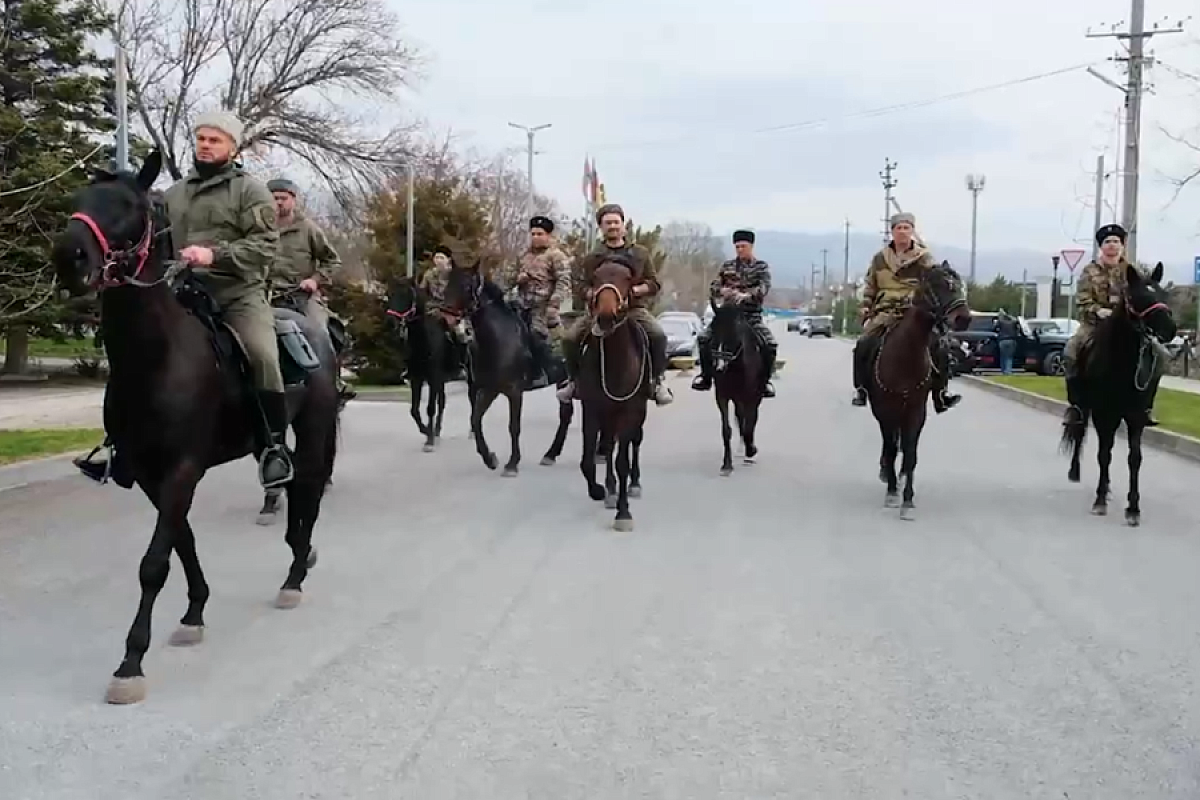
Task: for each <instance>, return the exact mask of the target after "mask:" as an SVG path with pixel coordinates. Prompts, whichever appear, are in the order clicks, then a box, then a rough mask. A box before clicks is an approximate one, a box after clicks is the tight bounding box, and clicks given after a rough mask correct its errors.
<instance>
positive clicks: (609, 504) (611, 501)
mask: <svg viewBox="0 0 1200 800" xmlns="http://www.w3.org/2000/svg"><path fill="white" fill-rule="evenodd" d="M604 507H605V508H607V509H614V508H616V507H617V496H616V495H615V494H610V495H607V496H605V498H604Z"/></svg>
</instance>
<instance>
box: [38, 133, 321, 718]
mask: <svg viewBox="0 0 1200 800" xmlns="http://www.w3.org/2000/svg"><path fill="white" fill-rule="evenodd" d="M161 165H162V159H161V157H160V155H159V154H158V153H157V152H155V153H153V154H151V155H150V157H149V158H148V159H147V160H146V163H145V165H144V166H143V167H142V169H141V171H140V172H139V173H138V174H137V175H136V176H135V175H133V174H132V173H128V172H121V173H117V174H108V173H102V174H100V175H98V176H97V178H96V179H95V180H94V181H93V182H92V183H91V184H90V185H89V186H86V187H84V188H83V189H81V190H80V191H79V193H78V194H77V195H76V198H75V202H74V205H75V213H74V214H73V215H72V217H71V219H70V221H69V222H68V223H67V226H66V230H65V231H64V232H63V234H62V236H61V237H60V238H59V240H58V241H57V242H56V245H55V252H54V257H55V266H56V268H57V272H58V276H59V280H60V281H61V282H62V283H63V285H64V286H66V287H67V288H68V289H69V290H70V291H72V292H74V293H76V294H82V293H84V292H86V291H88V290H89V289H91V290H96V291H98V292H99V293H100V315H101V324H102V326H103V330H104V350H105V353H106V355H107V356H108V362H109V365H110V367H111V373H110V377H109V380H108V387H107V392H106V394H105V399H104V425H105V429H106V430H107V431H108V433H109V435H110V436H111V437H112V441H113V443H114V447H115V450H114V452H113V457H112V458H111V459H110V460H109V465H110V466H109V469H111V471H112V477H113V480H114V481H115V482H116V483H117V484H118V485H120V486H123V487H124V488H132V487H133V485H134V484H135V483H136V484H137V485H138V486H139V487H141V489H142V491H143V492H144V493H145V494H146V497H148V498H149V499H150V502H151V503H153V504H154V507H155V509H157V511H158V516H157V519H156V521H155V525H154V534H153V536H152V537H151V539H150V545H149V548H148V549H147V550H146V554H145V555H144V556H143V557H142V561H141V565H140V567H139V569H138V580H139V582H140V584H141V599H140V601H139V603H138V609H137V614H136V616H135V617H134V620H133V625H132V626H131V627H130V629H129V635H128V637H127V638H126V639H125V656H124V658H123V659H122V660H121V664H120V666H119V667H118V668H117V671H116V672H115V673H114V674H113V679H112V682H111V683H110V684H109V688H108V694H107V699H108V701H109V702H110V703H136V702H139V701H141V700H142V699H143V698H144V697H145V693H146V686H145V673H144V672H143V671H142V660H143V658H144V657H145V655H146V651H147V650H148V649H149V647H150V628H151V618H152V615H153V611H154V603H155V601H156V600H157V598H158V595H159V593H160V592H161V591H162V588H163V586H164V585H165V584H166V582H167V573H168V572H169V570H170V565H171V553H172V552H174V553H175V554H176V555H178V556H179V560H180V562H181V564H182V565H183V574H184V576H185V577H186V578H187V597H188V606H187V611H186V612H185V613H184V615H183V618H182V619H181V620H180V627H179V628H178V629H177V630H176V631H175V633H174V634H173V635H172V636H171V638H170V643H171V644H175V645H191V644H197V643H199V642H200V641H201V639H202V638H203V633H204V607H205V605H206V603H207V602H208V598H209V588H208V583H207V582H206V581H205V579H204V573H203V571H202V570H201V568H200V559H199V557H198V556H197V554H196V539H195V535H194V534H193V532H192V528H191V525H190V524H189V522H188V514H189V512H190V511H191V507H192V502H193V499H194V498H195V493H196V487H197V486H198V485H199V483H200V481H201V479H202V478H203V477H204V474H205V473H206V472H207V471H208V470H209V469H210V468H212V467H215V466H217V465H219V464H224V463H227V462H230V461H236V460H238V459H241V458H244V457H245V456H247V455H250V454H251V453H252V452H255V450H256V449H261V447H262V446H264V445H263V444H262V440H263V439H265V435H264V434H263V433H262V428H263V426H262V425H261V424H259V423H258V422H256V418H258V417H260V416H261V409H260V408H258V407H257V406H255V405H254V404H253V403H252V402H250V401H249V400H248V397H247V394H248V392H247V381H248V378H246V377H244V375H243V374H242V370H241V365H242V363H243V362H242V360H241V359H240V358H238V356H237V353H238V352H239V351H238V350H237V346H236V345H235V344H234V340H233V338H232V336H231V335H230V334H228V332H227V331H226V329H225V328H224V326H223V323H222V322H221V321H220V315H219V314H214V313H212V312H211V306H210V305H206V304H204V303H202V300H205V299H207V301H208V303H211V297H209V296H207V295H206V294H204V292H203V287H202V286H200V285H197V284H195V283H194V282H193V281H192V279H190V278H189V277H187V276H186V271H185V270H181V269H180V265H178V264H172V265H168V259H169V258H170V257H171V254H172V246H171V239H170V231H169V226H168V223H167V216H166V211H165V209H163V208H161V207H158V206H157V205H155V204H152V203H151V200H150V198H149V196H148V194H147V192H148V190H149V188H150V187H151V186H152V185H153V184H154V181H155V179H156V178H157V177H158V173H159V169H160V168H161ZM181 277H182V285H181V286H180V287H178V288H177V287H176V286H175V283H176V279H177V278H181ZM275 319H276V322H277V325H278V326H279V327H280V328H282V329H287V333H286V334H285V335H294V332H295V331H296V330H299V331H300V332H301V333H302V334H303V336H304V338H305V339H307V341H308V342H309V344H310V345H311V348H312V350H313V351H315V353H316V356H317V358H316V361H317V364H316V366H315V367H312V366H311V365H303V364H302V365H299V366H300V367H301V370H300V372H302V373H305V374H304V376H303V377H299V373H296V372H291V373H290V374H291V375H292V379H289V369H285V370H284V378H285V382H287V383H288V411H289V416H290V417H291V425H292V430H293V432H294V433H295V435H296V446H295V453H294V458H293V464H294V468H295V473H294V477H293V479H292V481H291V482H290V483H288V484H287V493H288V502H287V510H288V522H287V534H286V536H285V539H286V541H287V543H288V545H289V547H290V548H291V551H292V560H291V566H290V568H289V570H288V574H287V578H286V579H285V580H284V582H283V586H282V587H281V588H280V590H279V594H278V595H277V597H276V601H275V602H276V606H277V607H279V608H294V607H295V606H296V605H297V604H299V602H300V598H301V586H302V584H303V582H304V579H305V577H307V575H308V571H309V569H310V568H311V567H312V566H313V565H314V564H315V563H316V559H317V551H316V550H315V549H314V548H313V547H312V534H313V526H314V525H315V524H316V522H317V517H318V515H319V513H320V510H321V498H322V495H323V493H324V490H325V484H326V482H327V481H328V480H329V477H330V475H331V474H332V473H333V463H334V456H335V454H336V451H337V435H338V391H337V377H336V375H335V365H336V359H335V357H334V353H333V346H332V344H331V343H330V341H329V337H328V335H327V333H326V332H325V331H323V330H321V329H320V328H319V327H318V326H316V325H315V324H314V323H313V322H312V321H311V320H310V319H308V318H307V317H305V316H304V315H302V314H296V313H295V312H292V311H285V310H276V311H275ZM281 342H282V340H281ZM284 355H285V353H284V352H283V351H282V348H281V358H282V357H283V356H284ZM285 363H290V362H285ZM309 369H313V370H315V371H307V370H309ZM256 431H258V434H257V437H256ZM256 438H258V439H259V443H258V444H257V445H256V443H255V439H256Z"/></svg>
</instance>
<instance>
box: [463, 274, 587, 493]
mask: <svg viewBox="0 0 1200 800" xmlns="http://www.w3.org/2000/svg"><path fill="white" fill-rule="evenodd" d="M445 304H446V314H447V315H448V316H449V317H450V318H451V319H452V320H454V321H456V322H457V321H461V320H464V319H465V320H469V321H470V323H471V331H472V337H471V343H470V345H469V346H468V348H467V352H468V357H467V374H468V375H469V376H470V377H469V378H468V381H469V382H470V384H471V385H472V387H473V389H472V391H471V433H472V435H473V436H474V438H475V449H476V451H478V453H479V457H480V458H481V459H483V463H484V465H485V466H486V467H487V468H488V469H491V470H494V469H496V468H497V467H498V466H499V460H498V459H497V458H496V454H495V453H493V452H492V450H491V448H489V447H488V443H487V439H486V437H485V436H484V434H483V418H484V417H485V416H486V415H487V412H488V409H489V408H491V405H492V403H493V402H495V400H496V398H497V397H499V396H500V395H504V396H505V397H506V398H507V399H508V435H509V441H510V452H509V457H508V461H507V462H506V463H505V465H504V472H503V475H504V476H505V477H507V478H512V477H516V475H517V474H518V472H519V469H520V464H521V410H522V407H523V405H524V397H525V392H526V391H527V390H528V386H527V384H528V379H529V372H530V364H531V359H532V356H531V354H530V351H529V347H528V345H527V344H526V337H527V336H528V335H530V334H529V331H528V326H527V324H526V322H525V321H524V320H522V318H521V315H520V314H519V313H518V311H517V310H516V309H514V308H513V307H512V306H511V305H509V303H508V302H507V301H506V300H505V298H504V292H503V290H501V289H500V287H499V286H497V285H496V284H495V283H493V282H492V281H490V280H488V278H487V277H486V276H485V275H484V274H483V268H482V265H481V264H480V263H478V262H477V263H476V264H475V265H474V266H471V267H460V266H458V264H454V265H453V266H452V267H451V268H450V279H449V281H448V282H447V284H446V295H445ZM556 366H557V365H556ZM564 375H565V371H564ZM548 377H549V378H550V381H549V383H547V384H546V385H547V386H553V385H554V384H555V382H556V381H555V376H553V375H552V376H548ZM539 388H544V387H539ZM558 406H559V409H558V430H557V431H556V433H555V437H554V444H552V445H551V448H550V449H549V450H547V451H546V455H545V456H544V457H543V458H542V464H543V465H546V466H550V465H552V464H554V463H555V460H556V459H557V458H558V456H559V455H560V454H561V453H562V445H563V441H564V440H565V439H566V430H567V428H568V427H569V426H570V424H571V418H572V417H573V416H574V413H575V410H574V407H573V406H572V405H571V404H570V403H559V404H558Z"/></svg>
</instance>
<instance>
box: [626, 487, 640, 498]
mask: <svg viewBox="0 0 1200 800" xmlns="http://www.w3.org/2000/svg"><path fill="white" fill-rule="evenodd" d="M628 494H629V496H630V497H632V498H635V499H636V498H638V497H641V496H642V487H640V486H630V487H629V489H628Z"/></svg>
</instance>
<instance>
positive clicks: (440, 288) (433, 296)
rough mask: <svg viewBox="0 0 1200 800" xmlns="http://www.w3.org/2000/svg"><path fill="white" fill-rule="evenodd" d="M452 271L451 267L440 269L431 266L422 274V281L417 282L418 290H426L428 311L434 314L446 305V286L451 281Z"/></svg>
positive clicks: (433, 265) (426, 308) (426, 307)
mask: <svg viewBox="0 0 1200 800" xmlns="http://www.w3.org/2000/svg"><path fill="white" fill-rule="evenodd" d="M451 269H452V267H451V266H450V265H446V266H445V267H441V268H439V267H438V266H437V265H436V264H431V265H430V266H429V268H428V269H426V270H425V271H424V272H423V273H421V279H420V280H418V281H417V288H419V289H424V290H425V310H426V311H428V312H430V313H432V312H435V311H438V310H440V309H441V308H442V306H443V305H445V303H446V284H447V283H449V281H450V270H451Z"/></svg>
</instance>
